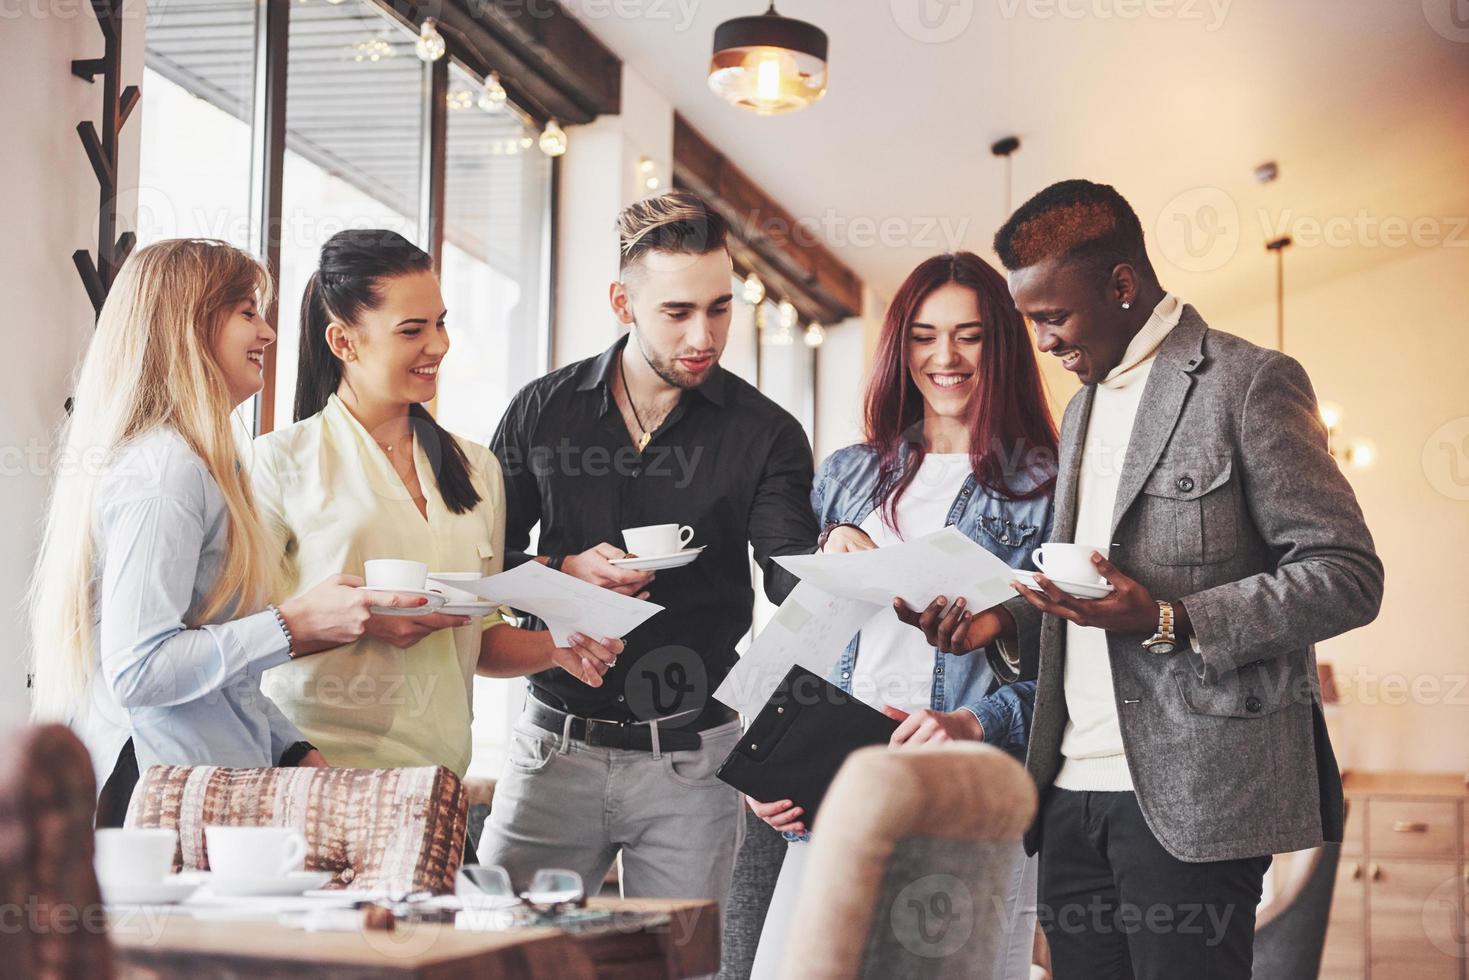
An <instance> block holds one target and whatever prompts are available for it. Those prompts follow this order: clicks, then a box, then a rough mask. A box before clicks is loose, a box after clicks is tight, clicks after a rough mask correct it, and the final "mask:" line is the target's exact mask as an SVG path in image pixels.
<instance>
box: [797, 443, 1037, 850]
mask: <svg viewBox="0 0 1469 980" xmlns="http://www.w3.org/2000/svg"><path fill="white" fill-rule="evenodd" d="M901 452H902V458H903V460H904V462H905V463H906V461H907V456H908V446H907V445H906V444H904V446H903V447H902V450H901ZM877 469H878V460H877V452H876V451H875V450H873V449H872V448H871V447H869V446H865V445H862V444H860V443H859V444H857V445H854V446H848V447H846V448H845V449H838V450H837V451H836V452H834V453H832V454H831V455H830V456H828V457H827V458H826V461H825V462H824V463H822V464H821V469H820V470H819V471H818V472H817V474H816V482H815V485H814V488H813V490H812V491H811V507H812V509H813V510H815V511H816V520H817V522H818V523H820V525H821V526H822V527H823V528H825V527H827V526H828V525H831V524H856V525H860V524H861V523H862V522H863V521H864V520H866V519H867V517H868V516H869V515H870V514H871V513H872V512H873V511H874V510H876V509H877V503H878V502H877V500H876V494H877ZM1052 472H1053V471H1052V470H1050V469H1046V468H1037V469H1033V470H1031V471H1029V472H1028V473H1026V474H1024V475H1022V476H1021V477H1020V478H1019V480H1018V481H1017V483H1018V484H1019V486H1018V487H1017V488H1018V489H1024V488H1026V487H1029V486H1035V485H1036V484H1037V483H1040V482H1042V481H1044V480H1047V479H1049V478H1050V476H1051V474H1052ZM1020 481H1029V482H1020ZM1051 519H1052V512H1051V496H1050V495H1049V494H1046V495H1044V496H1040V497H1036V498H1034V499H1032V500H1006V499H1004V498H1003V497H997V496H995V495H994V494H991V493H989V492H988V491H986V490H985V489H984V488H983V487H982V486H980V485H979V481H978V480H976V479H975V478H974V474H973V473H971V474H969V475H968V476H967V477H966V478H965V479H964V485H963V486H962V487H960V489H959V495H958V496H957V497H955V498H954V503H953V505H952V506H950V508H949V514H948V518H947V520H946V522H945V526H948V525H953V526H955V527H957V528H958V529H959V530H960V531H961V532H963V533H964V534H965V535H966V536H967V537H969V538H970V540H973V541H977V542H979V543H980V544H981V545H983V546H984V547H985V549H986V550H987V551H989V552H990V553H991V554H994V555H997V556H998V557H999V558H1001V559H1002V560H1004V561H1005V562H1006V563H1007V564H1008V565H1009V566H1010V567H1011V568H1034V567H1035V566H1034V565H1033V564H1032V563H1031V560H1030V555H1031V552H1033V551H1034V550H1035V549H1036V548H1038V547H1039V546H1040V545H1041V543H1042V542H1044V541H1045V540H1046V538H1047V537H1049V536H1050V533H1051ZM933 530H935V531H937V530H938V528H933ZM861 642H862V634H861V633H858V634H857V635H856V636H854V637H852V641H851V642H850V643H848V644H847V649H846V651H845V652H843V653H842V656H841V659H840V660H838V661H837V665H836V667H835V668H833V670H832V675H831V676H830V677H829V678H828V680H830V681H831V682H832V683H833V684H835V685H837V686H838V687H840V688H841V689H842V690H843V691H846V692H847V693H848V694H850V693H852V675H853V674H854V673H855V672H856V668H857V656H858V654H859V652H860V649H861ZM929 706H930V707H931V708H932V709H933V710H934V711H956V710H958V709H960V708H964V709H966V710H968V711H971V712H973V713H974V716H975V717H976V718H978V719H979V724H980V727H981V728H983V730H984V740H985V741H986V742H987V743H989V744H990V745H993V746H995V747H996V748H1000V749H1004V750H1005V751H1007V752H1009V753H1010V754H1011V755H1013V756H1015V757H1016V758H1018V759H1020V760H1021V761H1022V762H1024V761H1025V747H1026V742H1027V741H1028V740H1029V737H1030V717H1031V713H1032V710H1033V708H1034V706H1035V681H1033V680H1022V681H1016V682H1014V683H1012V684H1005V685H1001V684H1000V682H999V680H998V679H997V678H996V677H995V674H994V671H993V670H992V669H991V668H990V665H989V660H988V658H987V657H986V655H985V653H982V652H980V651H975V652H973V653H969V654H965V655H962V656H961V655H955V654H951V653H942V652H940V651H939V650H937V649H936V650H934V652H933V692H932V696H931V698H930V702H929ZM781 836H783V837H784V838H785V839H786V840H787V841H790V842H797V841H809V840H810V839H811V832H810V831H809V830H806V831H802V832H801V833H799V834H796V833H792V832H791V831H783V832H782V834H781Z"/></svg>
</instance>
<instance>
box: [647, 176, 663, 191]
mask: <svg viewBox="0 0 1469 980" xmlns="http://www.w3.org/2000/svg"><path fill="white" fill-rule="evenodd" d="M660 183H661V182H660V181H659V180H658V178H657V177H656V176H655V177H644V178H643V187H644V188H645V189H647V190H650V191H656V190H657V189H658V186H659V184H660Z"/></svg>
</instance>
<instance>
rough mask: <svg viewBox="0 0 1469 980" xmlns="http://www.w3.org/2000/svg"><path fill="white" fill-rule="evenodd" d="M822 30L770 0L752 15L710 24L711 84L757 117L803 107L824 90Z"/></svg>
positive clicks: (716, 93) (731, 103)
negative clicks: (781, 10)
mask: <svg viewBox="0 0 1469 980" xmlns="http://www.w3.org/2000/svg"><path fill="white" fill-rule="evenodd" d="M826 54H827V38H826V32H825V31H823V30H822V29H821V28H819V27H817V26H816V25H815V24H808V23H807V22H806V21H803V20H796V19H794V18H791V17H782V16H781V15H780V14H778V13H776V11H775V4H774V3H771V5H770V8H769V9H768V10H766V11H765V13H763V14H761V15H759V16H755V17H736V18H734V19H733V20H727V21H725V22H724V23H723V24H720V25H719V26H718V27H717V28H715V29H714V53H713V55H711V57H710V59H709V88H710V89H712V90H713V91H714V94H715V95H717V96H719V97H720V98H721V99H723V100H724V101H726V102H728V103H729V104H730V105H732V106H735V107H736V108H739V109H745V110H747V111H749V112H753V113H755V114H756V115H760V116H770V115H775V114H776V113H780V112H792V111H795V110H797V109H804V108H806V107H807V106H808V105H810V104H811V103H813V102H815V101H816V100H817V99H819V98H821V97H822V96H823V95H825V94H826Z"/></svg>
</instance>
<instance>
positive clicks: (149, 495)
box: [71, 429, 302, 791]
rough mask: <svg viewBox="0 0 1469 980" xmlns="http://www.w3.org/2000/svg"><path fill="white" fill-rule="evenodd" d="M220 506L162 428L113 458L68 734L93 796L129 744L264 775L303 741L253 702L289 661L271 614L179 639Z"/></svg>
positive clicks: (144, 755) (197, 592) (100, 512)
mask: <svg viewBox="0 0 1469 980" xmlns="http://www.w3.org/2000/svg"><path fill="white" fill-rule="evenodd" d="M228 538H229V526H228V513H227V511H226V509H225V502H224V496H223V495H222V494H221V493H220V490H219V486H218V484H216V483H215V482H214V479H213V477H211V476H210V474H209V470H208V468H207V467H206V466H205V465H204V461H203V460H202V459H200V458H199V457H198V456H197V455H195V453H194V452H193V451H192V450H191V449H190V448H189V446H188V445H187V443H185V442H184V440H183V438H182V437H180V436H179V435H178V433H176V432H174V431H173V430H172V429H159V430H157V431H154V432H152V433H149V434H147V435H144V436H142V437H140V438H138V439H136V440H134V441H133V442H131V443H129V444H128V445H127V446H125V447H123V448H121V449H119V450H118V451H117V452H116V453H114V454H113V457H112V458H111V460H110V461H109V463H108V465H107V469H106V471H105V473H104V474H103V476H102V478H101V482H100V485H99V487H98V493H97V503H96V507H95V511H94V515H93V539H92V540H93V542H94V555H95V557H94V568H95V573H94V577H93V593H92V594H93V603H94V605H93V615H94V621H93V626H94V635H95V637H96V650H97V654H96V655H97V663H96V670H95V671H94V673H93V677H92V682H91V686H90V689H89V692H88V696H87V698H86V699H85V700H84V701H83V702H82V703H79V704H78V705H76V708H75V710H74V712H73V715H72V721H71V725H72V728H73V729H74V730H75V731H76V732H77V733H78V735H79V736H80V737H81V739H82V741H83V742H84V743H86V746H87V749H88V751H89V752H90V753H91V755H92V765H93V769H94V770H95V772H96V774H97V787H98V790H99V791H100V790H101V787H102V785H103V783H104V782H106V780H107V777H108V776H109V775H110V774H111V773H112V770H113V767H114V766H115V765H116V763H117V757H118V753H119V752H120V751H121V750H122V747H123V745H124V743H126V742H127V740H128V738H130V737H131V738H132V740H133V748H134V751H135V752H136V753H137V759H138V768H139V770H142V769H145V768H146V767H148V766H151V765H219V766H240V767H259V766H271V765H275V763H276V762H277V760H279V758H280V755H281V753H282V752H283V751H284V750H285V749H286V748H287V747H288V746H290V745H291V744H292V743H294V742H297V741H301V740H302V736H301V733H300V732H299V731H298V730H297V729H296V727H295V726H294V725H292V724H291V723H290V722H289V721H288V720H287V719H286V717H285V716H284V715H283V714H281V712H280V710H279V709H278V708H276V706H275V705H274V704H272V703H271V701H270V700H269V699H268V698H266V697H265V696H264V695H263V694H261V693H260V674H261V672H262V671H264V670H265V669H266V668H268V667H274V666H275V665H277V664H282V663H285V662H286V661H287V660H288V659H290V657H289V653H288V646H287V640H286V636H285V633H284V632H283V631H282V630H281V628H280V625H279V623H277V622H276V618H275V614H274V613H272V612H271V611H270V610H268V609H266V610H262V611H260V612H256V613H254V614H252V615H248V616H245V617H243V618H240V619H234V620H229V621H226V620H227V616H225V615H221V616H218V617H216V621H215V622H213V623H210V624H206V625H203V626H200V627H198V628H195V629H190V628H189V627H188V626H186V625H185V624H186V622H187V621H188V619H189V613H190V611H191V610H193V609H195V608H197V607H198V605H199V604H200V603H201V602H202V601H203V599H204V597H205V596H206V595H207V594H208V592H209V588H210V586H211V585H213V583H214V579H215V576H216V574H217V572H218V569H219V565H220V563H221V561H222V560H223V559H224V555H225V553H226V548H227V547H228Z"/></svg>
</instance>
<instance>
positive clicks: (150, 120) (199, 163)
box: [137, 0, 256, 248]
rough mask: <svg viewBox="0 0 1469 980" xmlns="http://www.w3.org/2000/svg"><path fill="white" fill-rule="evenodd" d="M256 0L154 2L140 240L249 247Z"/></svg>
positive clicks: (148, 31)
mask: <svg viewBox="0 0 1469 980" xmlns="http://www.w3.org/2000/svg"><path fill="white" fill-rule="evenodd" d="M255 6H256V5H255V2H254V0H150V2H149V4H148V17H147V22H146V25H145V30H144V36H145V39H146V43H145V46H144V53H143V85H142V92H143V103H142V105H141V106H140V108H139V111H140V112H141V113H142V128H141V140H142V144H141V156H140V160H139V169H138V222H137V232H138V244H139V245H148V244H151V243H152V242H156V241H158V240H159V239H163V238H180V237H201V238H220V239H223V240H225V241H227V242H230V243H231V244H233V245H237V246H239V247H241V248H247V247H249V245H250V113H251V105H252V101H253V99H252V89H251V85H252V79H253V77H254V76H253V69H254V60H255V55H254V42H255Z"/></svg>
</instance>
